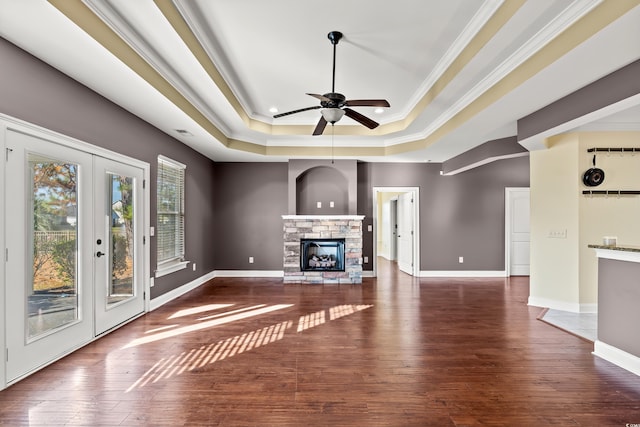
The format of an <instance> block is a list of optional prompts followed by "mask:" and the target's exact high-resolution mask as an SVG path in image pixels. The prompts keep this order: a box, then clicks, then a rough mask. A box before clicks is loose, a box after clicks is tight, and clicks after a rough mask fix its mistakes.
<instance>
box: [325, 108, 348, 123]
mask: <svg viewBox="0 0 640 427" xmlns="http://www.w3.org/2000/svg"><path fill="white" fill-rule="evenodd" d="M320 114H322V117H324V119H325V120H326V121H327V122H329V123H331V124H334V123H335V122H337V121H339V120H340V119H341V118H342V116H344V110H341V109H340V108H324V109H322V110H321V111H320Z"/></svg>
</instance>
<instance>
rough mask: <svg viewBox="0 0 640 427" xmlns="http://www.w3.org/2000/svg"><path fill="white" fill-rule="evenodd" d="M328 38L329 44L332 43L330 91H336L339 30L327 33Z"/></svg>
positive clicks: (340, 36) (340, 35)
mask: <svg viewBox="0 0 640 427" xmlns="http://www.w3.org/2000/svg"><path fill="white" fill-rule="evenodd" d="M327 37H328V38H329V40H331V44H332V45H333V72H332V73H331V75H332V79H331V92H335V91H336V46H337V45H338V42H339V41H340V39H341V38H342V33H341V32H340V31H331V32H330V33H329V34H327Z"/></svg>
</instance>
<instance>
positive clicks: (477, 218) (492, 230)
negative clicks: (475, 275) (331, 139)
mask: <svg viewBox="0 0 640 427" xmlns="http://www.w3.org/2000/svg"><path fill="white" fill-rule="evenodd" d="M394 186H395V187H416V186H417V187H419V188H420V270H423V271H424V270H445V271H451V270H480V271H482V270H489V271H491V270H498V271H501V270H504V227H505V223H504V188H505V187H528V186H529V157H528V156H526V157H520V158H515V159H507V160H499V161H496V162H493V163H490V164H488V165H485V166H481V167H478V168H476V169H471V170H469V171H466V172H462V173H460V174H457V175H453V176H441V175H440V165H439V164H429V163H414V164H397V163H362V164H360V165H359V168H358V213H359V214H360V215H365V216H366V218H365V224H366V225H368V224H372V215H373V200H372V197H373V195H372V187H394ZM366 225H365V229H366ZM364 238H365V242H364V251H363V256H369V257H372V256H373V243H374V242H373V233H365V235H364ZM459 256H463V257H464V260H465V262H464V264H459V263H458V257H459ZM364 267H365V270H371V269H372V268H373V266H372V265H371V264H368V265H365V266H364Z"/></svg>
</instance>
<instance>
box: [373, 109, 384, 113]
mask: <svg viewBox="0 0 640 427" xmlns="http://www.w3.org/2000/svg"><path fill="white" fill-rule="evenodd" d="M373 112H374V113H376V114H382V113H384V108H376V109H375V110H373Z"/></svg>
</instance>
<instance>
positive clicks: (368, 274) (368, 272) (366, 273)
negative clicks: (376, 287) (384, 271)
mask: <svg viewBox="0 0 640 427" xmlns="http://www.w3.org/2000/svg"><path fill="white" fill-rule="evenodd" d="M362 277H376V276H374V275H373V271H372V270H362Z"/></svg>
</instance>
